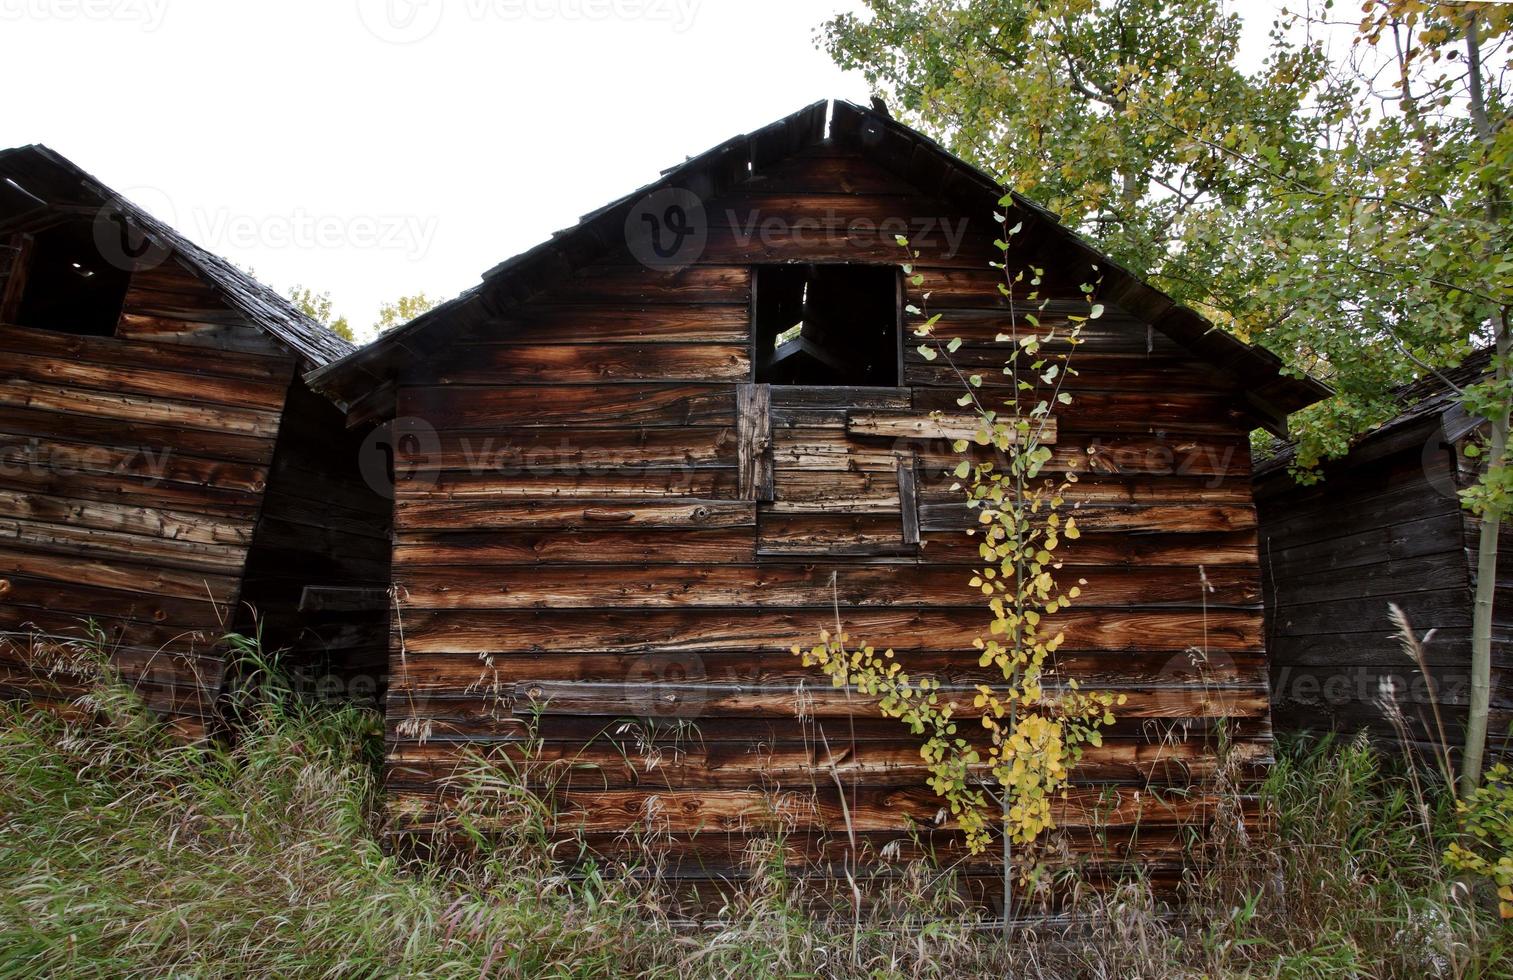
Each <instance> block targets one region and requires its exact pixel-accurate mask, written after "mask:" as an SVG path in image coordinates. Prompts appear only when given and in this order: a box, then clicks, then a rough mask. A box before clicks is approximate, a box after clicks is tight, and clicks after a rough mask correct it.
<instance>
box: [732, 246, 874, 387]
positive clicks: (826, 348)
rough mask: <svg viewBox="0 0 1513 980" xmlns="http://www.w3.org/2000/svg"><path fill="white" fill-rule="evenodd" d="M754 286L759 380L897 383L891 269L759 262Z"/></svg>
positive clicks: (764, 381) (871, 384) (790, 382)
mask: <svg viewBox="0 0 1513 980" xmlns="http://www.w3.org/2000/svg"><path fill="white" fill-rule="evenodd" d="M753 286H754V290H753V293H754V299H753V303H754V305H755V311H754V313H753V317H752V319H753V322H754V324H755V328H756V358H755V360H756V380H757V382H758V383H759V384H776V385H859V386H873V387H886V388H891V387H896V386H897V385H898V384H899V383H900V379H899V350H900V348H899V288H900V287H899V270H898V268H897V267H896V266H885V265H767V266H758V267H756V269H755V270H754V271H753Z"/></svg>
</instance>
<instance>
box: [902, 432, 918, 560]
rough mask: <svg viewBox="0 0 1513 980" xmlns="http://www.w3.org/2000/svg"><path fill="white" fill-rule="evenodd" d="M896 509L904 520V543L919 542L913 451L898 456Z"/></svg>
mask: <svg viewBox="0 0 1513 980" xmlns="http://www.w3.org/2000/svg"><path fill="white" fill-rule="evenodd" d="M898 510H899V513H900V515H901V517H902V518H903V522H904V544H919V491H918V488H917V484H916V481H915V476H914V454H913V453H910V454H909V455H907V456H900V457H898Z"/></svg>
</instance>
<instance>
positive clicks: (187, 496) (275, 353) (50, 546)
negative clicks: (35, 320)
mask: <svg viewBox="0 0 1513 980" xmlns="http://www.w3.org/2000/svg"><path fill="white" fill-rule="evenodd" d="M0 364H3V367H0V632H8V633H12V634H14V635H12V636H11V637H10V638H9V641H8V642H5V643H0V696H6V697H20V698H28V699H32V700H34V701H38V702H42V703H49V704H54V705H58V706H66V705H67V704H68V703H69V702H70V701H71V700H72V699H73V698H75V697H77V695H78V694H79V693H80V692H81V691H82V690H83V684H84V679H82V678H77V677H74V678H70V677H69V676H67V674H66V673H63V674H59V673H54V672H51V671H49V669H48V668H49V667H50V666H51V663H52V661H51V658H50V657H49V656H48V654H47V652H46V650H45V649H43V648H39V647H38V646H37V645H36V644H34V643H32V642H31V641H29V640H28V639H27V638H28V637H29V636H32V635H34V634H39V633H40V634H48V635H54V636H65V637H80V636H83V635H84V634H85V632H86V628H85V622H86V621H91V622H93V623H94V624H96V625H97V626H98V627H99V629H100V630H101V631H102V632H103V634H104V637H105V640H106V643H107V645H108V647H109V649H110V652H111V659H112V661H113V663H114V665H115V667H116V668H117V669H118V670H119V671H120V672H121V674H122V675H123V677H124V679H125V680H127V681H128V682H129V683H130V684H132V685H133V686H134V687H135V688H136V689H137V690H138V691H139V692H140V693H141V694H142V696H143V697H144V698H145V700H146V701H147V702H148V703H149V704H150V705H151V706H153V707H154V708H156V709H158V710H160V711H161V712H162V713H163V714H164V715H166V716H167V717H168V718H169V719H170V720H171V722H172V723H173V725H174V726H175V727H176V728H177V729H178V730H179V731H180V732H181V733H182V734H184V735H185V736H187V737H199V736H202V735H203V734H205V733H206V731H207V730H209V729H211V728H212V727H213V726H214V724H215V721H216V699H217V697H218V696H219V694H220V692H221V690H222V686H223V684H224V683H225V681H226V677H225V673H226V663H225V655H224V650H223V649H222V648H220V647H219V646H218V645H217V641H218V640H219V638H220V637H221V636H222V635H223V634H224V633H225V632H226V631H227V630H228V629H230V628H232V627H233V626H234V625H244V624H245V617H244V616H243V615H242V612H241V610H242V609H243V606H242V600H243V599H244V598H247V596H246V595H244V585H245V584H247V582H246V581H245V578H246V574H247V568H248V567H249V562H251V565H252V567H253V568H254V569H258V568H261V569H264V571H263V572H261V573H260V578H257V579H256V580H255V581H254V582H253V584H254V586H256V588H255V589H254V592H255V595H256V597H257V598H258V599H259V600H260V605H261V606H262V607H263V608H262V609H261V611H262V612H263V613H265V614H267V615H268V616H269V617H270V623H271V624H272V625H273V627H274V628H273V629H272V630H271V631H270V633H269V638H270V640H271V641H274V642H278V643H284V642H289V643H291V644H292V643H293V642H294V641H295V640H296V639H302V638H304V632H303V630H302V628H301V627H300V625H299V624H297V623H295V622H294V621H293V618H294V617H295V615H296V613H295V611H296V610H297V608H298V602H297V599H298V597H297V596H294V597H292V598H291V596H290V595H289V594H288V593H281V592H278V591H277V590H276V589H271V588H269V587H268V585H269V581H270V580H271V578H272V573H271V572H269V571H267V569H268V568H269V567H270V565H271V563H272V562H273V561H287V560H288V559H289V558H290V557H291V556H290V555H289V554H287V553H285V552H284V551H282V550H280V549H281V548H282V545H281V544H280V531H279V529H280V528H283V527H285V526H287V525H289V524H291V523H294V522H299V521H301V520H302V521H303V524H304V528H303V529H302V530H301V531H300V532H299V533H300V535H301V537H302V545H301V546H300V548H298V549H296V552H297V554H298V556H299V558H300V561H298V562H290V563H289V564H288V565H287V566H286V567H288V568H289V569H290V570H291V571H295V572H297V573H298V574H302V575H324V574H328V573H330V572H331V569H329V568H327V567H325V566H323V565H322V564H321V562H320V553H321V552H322V551H323V550H324V549H327V548H331V549H336V550H340V551H342V552H343V553H348V552H352V548H351V547H350V545H349V544H348V543H347V541H346V539H345V537H344V536H343V535H341V534H340V533H339V532H336V531H333V529H332V526H331V521H328V520H326V518H325V517H324V515H325V514H326V513H328V512H329V513H331V514H333V515H335V514H337V513H338V512H339V511H340V509H341V508H342V507H343V506H344V503H345V502H344V501H343V500H342V499H341V496H340V494H339V493H333V492H328V490H327V486H328V485H330V484H331V483H332V482H333V480H334V479H335V478H334V477H332V476H331V473H333V472H335V471H337V470H344V469H352V470H353V471H354V472H355V466H356V455H355V451H353V450H350V449H349V448H348V447H345V446H343V445H341V443H340V442H336V443H332V440H333V439H337V440H347V439H350V437H349V436H347V435H346V433H345V431H344V426H343V420H342V419H341V417H340V415H339V413H337V412H335V411H334V410H333V409H332V408H331V407H330V406H329V405H326V404H325V403H324V402H323V401H321V400H318V399H316V398H315V397H314V396H312V395H310V394H309V393H308V392H307V391H304V389H303V386H302V384H301V383H300V382H299V381H298V380H297V378H296V371H297V370H298V369H299V368H300V367H301V362H300V360H299V359H298V358H297V357H296V356H295V355H294V354H292V353H290V352H289V350H288V348H287V347H286V346H284V345H283V344H282V343H280V342H278V341H275V340H273V339H271V338H270V337H269V336H268V335H267V334H266V333H265V332H264V331H263V330H262V329H260V328H259V327H256V326H254V325H253V324H251V323H250V322H249V321H248V320H247V319H246V318H245V317H243V316H242V315H240V314H239V313H237V312H235V311H234V310H232V309H231V308H230V307H228V306H227V305H226V304H225V303H224V302H223V301H222V300H221V299H220V298H219V297H218V294H217V292H216V290H215V289H214V288H212V287H211V286H210V285H208V284H206V283H205V282H204V281H203V280H202V279H201V278H199V277H198V276H197V275H195V274H194V273H192V272H191V271H189V270H188V269H187V268H185V267H184V266H182V265H180V264H179V263H178V262H177V261H175V260H172V259H170V260H168V261H165V262H164V263H163V264H161V265H158V266H156V267H153V268H150V269H139V270H137V271H135V272H134V273H133V274H132V280H131V284H130V288H129V290H128V292H127V295H126V299H125V303H124V307H123V309H122V312H121V316H120V320H119V323H118V326H117V330H116V336H113V337H84V336H75V335H71V334H67V333H62V332H55V331H51V330H47V329H31V328H23V327H18V326H14V325H9V324H0ZM291 392H292V393H293V394H292V397H291ZM322 442H324V443H326V444H327V449H328V451H327V452H326V453H325V454H324V455H323V456H320V455H319V450H318V449H317V448H315V446H314V444H318V443H322ZM337 450H339V451H337ZM301 453H303V456H304V460H303V462H301V461H300V460H298V459H296V458H295V457H297V456H299V455H300V454H301ZM317 458H318V460H319V463H318V465H316V464H314V463H311V460H312V459H317ZM297 500H303V501H305V502H306V506H305V509H304V511H303V517H302V518H301V517H300V516H298V510H297V508H296V507H295V506H294V503H293V502H294V501H297ZM363 506H364V507H365V508H366V509H365V510H363V511H362V514H361V521H362V522H363V523H364V525H365V526H366V527H368V528H371V529H376V530H369V531H368V532H367V533H370V534H374V533H376V534H377V535H378V544H377V546H376V547H370V548H369V549H368V550H369V552H370V553H371V554H370V555H368V557H367V560H368V561H369V562H370V564H371V565H372V567H374V568H377V569H379V570H378V571H377V573H376V574H377V581H378V582H379V583H380V584H382V583H385V582H386V581H387V568H386V555H384V554H383V552H385V551H386V550H387V507H386V506H385V505H384V504H383V502H382V501H379V502H378V503H376V504H375V503H373V502H372V501H365V502H364V504H363ZM260 553H262V555H263V557H262V559H261V560H253V559H254V558H256V556H258V555H259V554H260ZM352 553H353V554H354V555H355V557H353V558H352V559H351V561H352V563H353V567H356V568H360V567H361V562H362V561H363V556H362V554H361V553H360V552H352ZM312 581H318V579H312ZM259 590H260V591H259ZM372 617H373V614H371V613H370V614H369V619H372ZM381 628H382V627H381V626H380V629H381ZM369 632H370V633H371V627H369ZM43 646H44V647H45V644H44V645H43ZM370 649H371V640H370ZM310 651H311V647H310V646H309V645H306V646H305V648H304V653H305V654H308V653H309V652H310ZM369 660H370V663H371V657H370V658H369Z"/></svg>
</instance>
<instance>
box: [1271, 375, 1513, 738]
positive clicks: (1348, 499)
mask: <svg viewBox="0 0 1513 980" xmlns="http://www.w3.org/2000/svg"><path fill="white" fill-rule="evenodd" d="M1489 360H1490V352H1489V351H1488V350H1483V351H1481V352H1479V353H1477V354H1473V355H1472V356H1471V357H1470V358H1468V359H1467V360H1466V362H1465V363H1463V364H1462V365H1461V366H1460V367H1459V368H1457V369H1455V370H1453V371H1449V372H1446V373H1442V374H1428V375H1426V376H1425V377H1424V378H1423V379H1422V380H1420V381H1418V382H1416V383H1414V384H1412V385H1410V386H1408V387H1407V388H1405V389H1404V390H1403V391H1402V392H1401V393H1400V394H1399V398H1400V401H1401V403H1402V405H1403V410H1402V412H1401V413H1400V414H1399V415H1397V416H1396V417H1395V418H1393V419H1392V420H1390V421H1389V422H1387V423H1385V424H1384V425H1382V426H1380V427H1379V428H1377V429H1375V430H1373V431H1372V432H1370V433H1369V434H1367V435H1365V436H1364V437H1362V438H1360V439H1358V440H1357V441H1356V442H1355V444H1354V445H1353V446H1352V447H1351V450H1350V452H1349V454H1348V455H1346V456H1344V457H1343V458H1341V459H1338V460H1335V461H1332V462H1330V463H1328V464H1327V465H1325V466H1324V467H1323V468H1322V470H1321V473H1320V476H1321V477H1322V479H1321V480H1320V481H1319V482H1317V483H1314V484H1312V485H1307V486H1304V485H1300V484H1299V483H1298V482H1297V481H1295V480H1294V479H1293V477H1292V476H1291V475H1290V474H1289V472H1288V471H1289V467H1290V466H1291V465H1292V463H1293V461H1294V453H1293V450H1292V449H1291V447H1288V448H1286V449H1284V450H1283V451H1282V452H1280V453H1278V454H1277V455H1276V456H1274V457H1272V458H1269V459H1266V460H1265V461H1264V462H1262V463H1261V464H1259V465H1258V466H1257V467H1256V506H1257V509H1258V513H1259V515H1260V521H1261V562H1262V570H1263V573H1264V582H1265V586H1266V610H1267V643H1268V646H1269V647H1270V649H1271V665H1272V697H1273V706H1272V710H1273V712H1274V714H1275V718H1276V723H1277V725H1278V726H1279V727H1281V728H1284V729H1290V730H1301V731H1329V730H1335V731H1342V732H1355V731H1360V730H1366V731H1369V732H1370V733H1371V734H1372V735H1373V736H1375V737H1377V738H1379V739H1382V740H1384V741H1388V742H1393V741H1398V740H1399V739H1400V738H1401V735H1400V731H1399V727H1398V725H1397V724H1396V723H1395V722H1394V720H1393V718H1394V716H1396V715H1400V716H1401V718H1402V720H1403V722H1404V723H1406V725H1407V733H1408V741H1409V742H1410V743H1413V744H1415V745H1419V746H1423V747H1429V748H1437V747H1438V746H1439V744H1440V736H1439V733H1438V730H1437V723H1436V721H1435V717H1434V715H1435V711H1434V709H1435V706H1436V705H1437V706H1438V708H1439V713H1440V716H1441V719H1442V721H1443V724H1444V728H1445V735H1446V736H1447V738H1448V740H1449V743H1450V745H1451V746H1458V745H1459V744H1460V742H1461V737H1462V733H1463V731H1464V726H1465V714H1466V705H1467V704H1468V703H1469V700H1470V663H1471V615H1472V596H1473V593H1474V590H1475V585H1476V547H1477V539H1478V537H1479V535H1480V521H1479V520H1478V518H1477V517H1476V516H1475V515H1473V514H1472V513H1471V512H1469V511H1467V510H1466V509H1465V508H1464V507H1462V506H1461V502H1460V498H1459V496H1458V494H1459V492H1460V491H1461V490H1462V489H1464V488H1465V487H1467V486H1469V485H1470V484H1471V483H1473V482H1474V481H1475V480H1476V479H1477V476H1478V472H1479V471H1478V467H1477V464H1476V461H1475V460H1474V459H1473V458H1471V457H1468V456H1466V454H1465V448H1466V446H1467V445H1468V443H1470V442H1472V441H1473V440H1475V439H1476V438H1477V437H1478V434H1479V432H1480V431H1481V430H1482V429H1483V428H1484V426H1485V420H1484V419H1480V418H1477V417H1475V416H1468V415H1467V413H1466V411H1465V410H1464V408H1463V407H1462V405H1461V400H1460V398H1459V396H1458V393H1457V392H1458V390H1459V389H1460V388H1461V387H1463V386H1465V385H1468V384H1473V383H1475V382H1476V381H1477V380H1478V379H1479V378H1481V377H1482V376H1483V375H1484V374H1485V373H1486V371H1487V369H1488V364H1489ZM1510 547H1513V533H1510V532H1509V531H1508V530H1507V529H1506V528H1505V529H1504V530H1503V533H1502V536H1501V541H1500V544H1499V554H1500V555H1504V556H1506V555H1508V554H1509V551H1508V549H1509V548H1510ZM1508 561H1509V559H1504V560H1503V563H1502V564H1503V567H1507V562H1508ZM1389 603H1395V604H1396V605H1397V606H1398V607H1399V608H1401V609H1402V610H1403V612H1404V613H1405V614H1406V615H1407V617H1408V620H1409V622H1410V624H1411V625H1412V627H1413V630H1414V632H1415V634H1417V635H1418V636H1419V637H1421V638H1423V640H1424V642H1423V648H1424V652H1425V654H1426V657H1427V660H1428V663H1429V667H1430V669H1429V674H1428V676H1427V677H1425V676H1424V674H1423V673H1422V672H1421V671H1420V670H1419V669H1418V668H1417V667H1416V666H1415V664H1414V661H1413V660H1411V659H1410V658H1409V657H1408V655H1407V654H1406V653H1405V652H1404V650H1403V648H1402V646H1401V643H1400V642H1399V639H1398V635H1397V632H1398V631H1397V630H1396V629H1395V627H1394V626H1393V623H1392V621H1391V619H1390V618H1389V610H1388V605H1389ZM1510 604H1513V589H1510V588H1509V587H1505V586H1504V583H1503V581H1502V577H1501V576H1499V578H1498V588H1497V597H1496V602H1495V605H1494V607H1493V608H1494V617H1495V618H1494V622H1493V684H1492V714H1491V718H1490V719H1489V726H1488V732H1489V744H1488V749H1489V751H1494V752H1499V751H1506V747H1507V741H1508V735H1509V725H1510V723H1513V690H1510V689H1509V686H1508V668H1509V666H1510V665H1513V660H1510V657H1513V653H1510V646H1509V639H1510V634H1513V611H1510Z"/></svg>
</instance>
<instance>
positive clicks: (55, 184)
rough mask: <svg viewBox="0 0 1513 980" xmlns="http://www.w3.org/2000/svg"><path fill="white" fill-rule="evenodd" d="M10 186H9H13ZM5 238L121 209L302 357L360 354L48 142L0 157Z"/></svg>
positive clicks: (314, 360) (315, 361) (0, 226)
mask: <svg viewBox="0 0 1513 980" xmlns="http://www.w3.org/2000/svg"><path fill="white" fill-rule="evenodd" d="M7 182H9V183H7ZM0 191H3V192H4V195H3V196H0V234H6V233H9V232H12V231H16V230H20V229H23V228H26V227H29V226H31V225H33V224H35V223H36V222H38V221H46V220H49V219H50V218H52V217H54V216H56V215H59V214H69V213H76V214H79V215H81V216H88V217H91V218H93V217H94V216H95V215H97V214H99V213H100V211H101V209H103V208H111V209H113V210H115V211H118V212H119V213H120V214H121V215H122V217H124V218H125V219H126V221H127V222H129V223H130V224H131V225H133V226H135V227H136V228H137V229H138V230H140V231H141V232H142V233H143V234H144V235H146V236H147V238H148V239H149V240H151V241H152V242H154V243H155V244H157V245H158V246H159V247H161V248H164V249H167V250H168V251H170V252H172V253H173V255H174V256H175V257H176V258H178V259H179V260H180V261H182V262H183V263H184V264H185V265H186V266H188V267H189V268H190V270H191V271H193V272H194V273H196V274H197V275H198V276H199V277H200V278H201V279H203V280H204V281H205V283H206V284H208V285H210V286H211V287H213V288H214V289H215V290H216V292H217V293H218V294H219V295H220V297H221V299H222V300H223V301H224V302H225V303H226V305H227V306H229V307H231V308H232V309H233V310H236V311H237V312H239V313H241V314H242V315H243V316H245V317H246V318H247V319H248V320H250V321H251V322H252V323H253V324H254V325H256V326H258V327H260V328H261V329H262V330H264V331H265V332H267V333H268V334H269V335H271V336H272V337H273V338H274V339H276V340H278V341H279V342H281V343H282V344H284V345H285V346H286V347H288V348H289V349H290V350H292V351H293V352H294V353H296V354H298V355H299V356H300V357H301V358H303V359H304V360H305V361H306V362H307V363H308V364H309V365H310V366H312V367H317V368H318V367H321V366H324V365H326V364H329V363H331V362H332V361H335V360H337V359H338V358H341V357H343V356H345V355H347V354H350V353H352V352H353V351H354V350H355V349H356V347H355V345H353V344H351V343H349V342H348V341H346V340H343V339H342V338H341V337H338V336H337V335H336V334H334V333H332V332H331V331H330V330H328V329H327V328H325V327H323V326H321V325H320V324H319V323H317V322H316V321H315V320H313V319H311V318H310V317H309V316H307V315H305V314H304V313H303V312H301V311H300V310H299V309H298V308H296V307H295V306H294V305H293V304H292V303H290V302H289V300H287V299H285V298H284V297H282V296H280V295H279V294H278V293H277V292H275V291H274V290H272V289H270V288H268V287H267V286H265V285H263V284H262V283H260V282H258V281H257V280H256V279H254V278H252V277H251V276H249V275H248V274H247V273H245V272H243V271H242V270H241V269H238V268H237V267H236V266H234V265H232V264H231V263H230V262H228V261H226V260H225V259H223V258H221V257H220V256H219V255H214V254H212V253H210V252H207V251H205V250H204V249H202V248H200V247H199V246H198V245H196V244H195V243H194V242H191V241H190V240H189V239H188V238H185V237H184V236H183V235H181V234H179V233H178V232H177V231H174V230H173V229H172V228H170V227H169V226H168V225H166V224H164V223H163V222H161V221H159V220H157V219H156V218H154V217H153V216H152V215H150V214H148V213H147V212H146V211H143V210H142V209H141V208H139V207H137V206H136V205H134V204H132V203H131V202H130V201H128V200H126V199H125V198H123V197H122V196H121V195H119V194H117V193H116V192H115V191H113V190H111V189H110V188H109V187H106V186H105V185H104V184H102V183H100V181H98V180H96V179H95V178H94V177H91V176H90V175H89V174H87V173H85V172H84V171H83V170H82V169H80V168H79V167H78V166H77V165H75V164H74V163H73V162H72V161H70V160H69V159H68V158H66V157H64V156H63V155H62V154H60V153H57V152H55V151H53V150H50V149H48V148H47V147H45V146H42V145H41V144H33V145H31V146H18V147H15V148H13V149H9V150H3V151H0Z"/></svg>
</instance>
